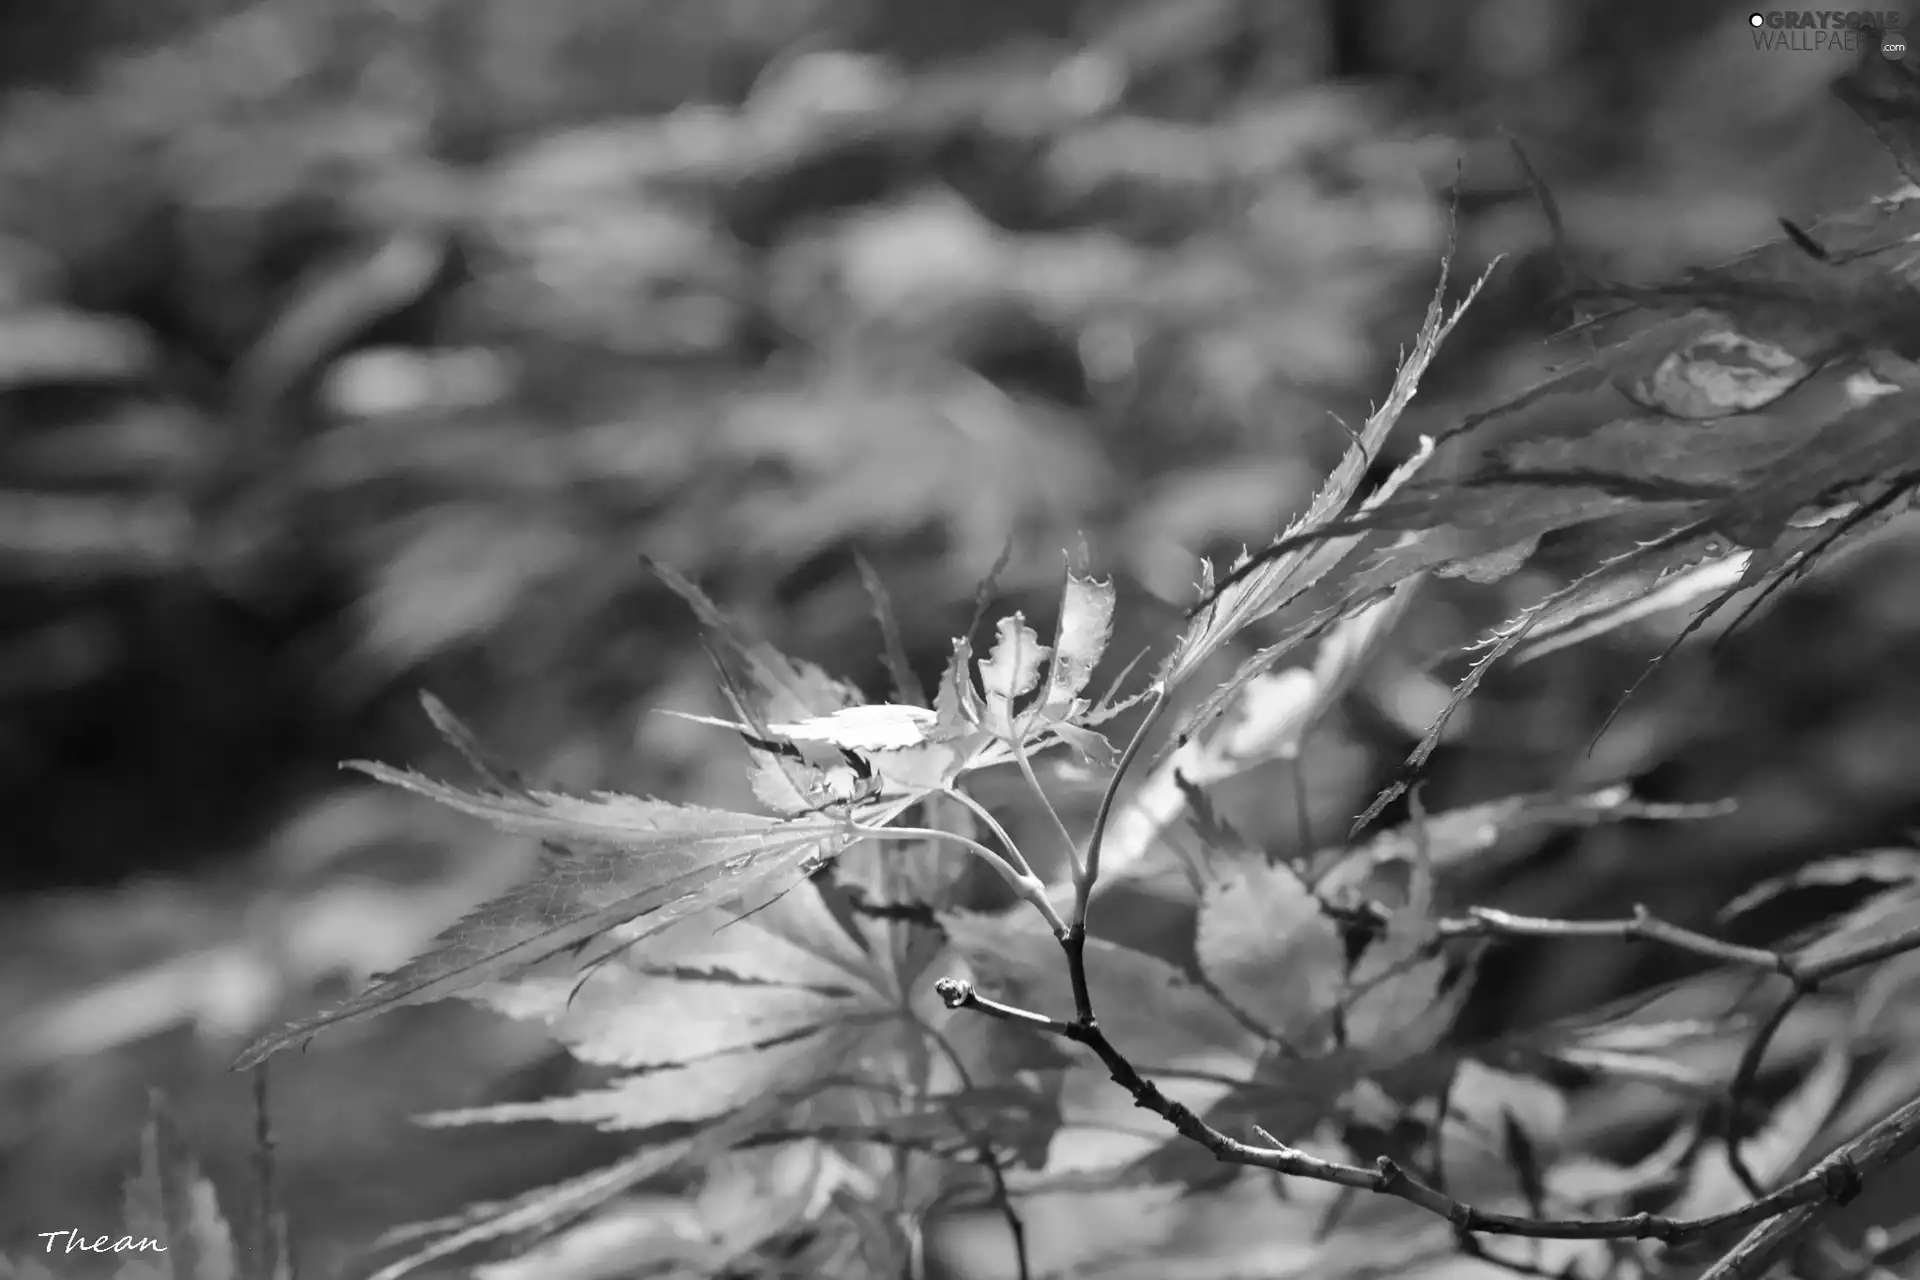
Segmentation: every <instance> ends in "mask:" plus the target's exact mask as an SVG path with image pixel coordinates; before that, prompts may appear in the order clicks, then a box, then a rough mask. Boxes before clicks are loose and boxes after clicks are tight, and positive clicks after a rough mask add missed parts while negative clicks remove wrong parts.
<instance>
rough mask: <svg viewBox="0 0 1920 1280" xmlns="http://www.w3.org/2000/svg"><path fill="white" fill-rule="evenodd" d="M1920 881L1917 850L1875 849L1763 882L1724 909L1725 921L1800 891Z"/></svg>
mask: <svg viewBox="0 0 1920 1280" xmlns="http://www.w3.org/2000/svg"><path fill="white" fill-rule="evenodd" d="M1915 880H1920V851H1917V850H1913V849H1873V850H1870V851H1868V852H1865V853H1855V854H1849V855H1847V856H1846V857H1842V858H1825V859H1822V860H1821V861H1819V862H1810V863H1808V864H1807V865H1806V866H1804V867H1801V868H1800V869H1799V870H1798V871H1795V872H1793V873H1792V874H1791V875H1785V876H1778V877H1775V878H1774V879H1772V880H1763V881H1761V882H1760V883H1759V884H1757V885H1755V886H1753V888H1751V889H1749V890H1747V891H1746V892H1745V893H1743V894H1741V895H1740V896H1739V897H1737V898H1735V899H1734V900H1733V901H1732V902H1729V903H1728V904H1727V905H1726V906H1724V907H1722V908H1720V913H1719V918H1720V919H1721V920H1722V921H1727V920H1732V919H1735V918H1736V917H1738V916H1743V915H1745V914H1746V913H1747V912H1749V911H1751V910H1753V909H1754V908H1755V907H1758V906H1760V905H1762V904H1763V903H1767V902H1771V901H1773V900H1774V899H1775V898H1778V897H1780V896H1781V895H1782V894H1786V893H1792V892H1794V891H1795V890H1798V889H1819V888H1832V887H1836V886H1839V885H1849V884H1860V883H1863V882H1866V883H1872V884H1887V885H1897V884H1907V883H1910V882H1912V881H1915Z"/></svg>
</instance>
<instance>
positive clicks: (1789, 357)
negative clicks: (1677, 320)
mask: <svg viewBox="0 0 1920 1280" xmlns="http://www.w3.org/2000/svg"><path fill="white" fill-rule="evenodd" d="M1702 318H1703V319H1705V317H1702ZM1709 324H1710V325H1711V321H1709ZM1812 371H1813V370H1812V366H1811V365H1809V364H1808V363H1807V362H1806V361H1805V360H1802V359H1800V358H1799V357H1798V356H1796V355H1794V354H1793V353H1792V352H1790V351H1787V350H1785V349H1783V348H1781V347H1779V346H1776V345H1774V344H1773V343H1771V342H1761V341H1759V340H1757V339H1754V338H1749V337H1747V336H1745V335H1744V334H1741V333H1737V332H1735V331H1734V330H1732V329H1730V328H1723V327H1720V326H1718V325H1711V327H1709V328H1707V329H1706V330H1705V331H1704V332H1702V333H1701V334H1699V335H1698V336H1697V337H1695V338H1693V339H1692V340H1691V341H1689V342H1688V343H1687V344H1686V345H1684V346H1680V347H1676V348H1675V349H1674V350H1672V351H1670V352H1668V353H1667V354H1666V355H1665V356H1663V357H1662V358H1661V360H1660V363H1659V364H1657V365H1655V366H1654V367H1653V369H1652V370H1651V371H1650V372H1648V373H1646V374H1644V375H1642V376H1641V377H1638V378H1633V379H1631V380H1628V381H1627V382H1626V385H1623V386H1622V387H1621V390H1622V391H1623V392H1625V393H1626V394H1627V395H1628V396H1629V397H1630V398H1631V399H1633V400H1634V401H1635V402H1636V403H1638V404H1642V405H1645V406H1646V407H1647V408H1649V409H1657V410H1659V411H1660V412H1662V413H1666V414H1668V415H1670V416H1672V417H1675V418H1723V417H1725V416H1727V415H1728V414H1730V413H1741V412H1746V411H1748V410H1752V409H1758V408H1761V407H1763V406H1765V405H1769V404H1772V403H1773V402H1774V401H1775V400H1778V399H1779V398H1780V397H1781V396H1783V395H1785V394H1786V393H1787V392H1789V391H1791V390H1792V389H1793V388H1794V387H1796V386H1798V385H1799V384H1800V383H1801V382H1803V381H1804V380H1805V379H1806V377H1807V375H1808V374H1810V373H1811V372H1812Z"/></svg>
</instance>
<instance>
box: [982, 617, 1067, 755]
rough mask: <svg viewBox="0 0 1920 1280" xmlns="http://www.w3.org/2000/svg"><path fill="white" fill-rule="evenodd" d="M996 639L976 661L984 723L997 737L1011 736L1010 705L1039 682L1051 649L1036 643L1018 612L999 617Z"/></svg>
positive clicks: (1011, 714)
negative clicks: (984, 699) (997, 637)
mask: <svg viewBox="0 0 1920 1280" xmlns="http://www.w3.org/2000/svg"><path fill="white" fill-rule="evenodd" d="M998 630H999V639H998V640H997V641H996V642H995V643H994V646H993V650H992V651H991V652H990V653H988V655H987V656H986V657H985V658H982V659H981V660H980V662H979V664H978V667H979V671H980V691H981V693H983V694H984V695H985V696H986V708H987V710H986V722H987V725H988V727H989V728H991V729H992V730H993V731H994V732H995V733H996V734H998V735H1000V736H1001V737H1009V738H1010V737H1012V736H1013V735H1014V733H1015V732H1016V729H1015V726H1014V707H1015V705H1016V704H1017V703H1018V702H1019V700H1020V699H1022V698H1024V697H1026V696H1027V695H1028V694H1030V693H1032V692H1033V691H1034V690H1035V689H1036V688H1038V687H1039V684H1040V670H1041V668H1042V666H1043V665H1045V663H1046V660H1047V655H1048V653H1049V652H1051V650H1050V649H1049V648H1048V647H1047V646H1046V645H1043V644H1041V643H1040V637H1039V636H1038V635H1036V634H1034V630H1033V628H1032V627H1029V626H1028V625H1027V624H1026V622H1025V620H1024V619H1022V618H1021V616H1020V615H1019V614H1017V613H1016V614H1012V615H1010V616H1008V617H1005V618H1002V619H1000V622H999V624H998Z"/></svg>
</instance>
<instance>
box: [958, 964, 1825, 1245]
mask: <svg viewBox="0 0 1920 1280" xmlns="http://www.w3.org/2000/svg"><path fill="white" fill-rule="evenodd" d="M1063 946H1065V943H1064V942H1063ZM1066 950H1067V956H1068V961H1069V963H1070V964H1071V965H1073V966H1074V968H1075V969H1077V970H1079V972H1078V974H1077V975H1076V976H1075V979H1074V983H1073V985H1074V988H1075V991H1076V993H1077V992H1080V991H1083V990H1084V989H1085V987H1086V975H1085V966H1084V962H1083V960H1082V959H1081V954H1082V953H1081V952H1080V951H1079V950H1078V949H1077V948H1073V947H1070V946H1068V947H1066ZM935 990H937V991H938V992H939V994H940V998H941V999H942V1000H944V1001H945V1002H946V1005H947V1007H948V1008H949V1009H971V1010H974V1011H976V1012H979V1013H984V1014H986V1015H988V1016H989V1017H994V1018H1000V1019H1002V1020H1004V1021H1008V1022H1013V1023H1016V1024H1018V1025H1021V1026H1026V1027H1032V1028H1034V1029H1036V1030H1040V1031H1045V1032H1048V1033H1050V1034H1053V1035H1057V1036H1060V1037H1061V1038H1063V1039H1066V1040H1071V1041H1072V1042H1073V1043H1075V1044H1078V1045H1081V1046H1083V1047H1085V1048H1087V1049H1090V1050H1092V1052H1093V1054H1094V1056H1095V1057H1097V1058H1099V1059H1100V1062H1101V1065H1103V1066H1104V1067H1106V1068H1107V1071H1108V1073H1109V1074H1110V1075H1111V1076H1112V1078H1113V1080H1114V1083H1116V1084H1118V1085H1119V1086H1120V1087H1121V1088H1123V1089H1125V1090H1126V1091H1127V1092H1128V1093H1129V1094H1131V1095H1132V1096H1133V1100H1134V1102H1135V1103H1136V1104H1138V1105H1139V1106H1141V1107H1143V1108H1145V1109H1146V1110H1148V1111H1151V1112H1153V1113H1154V1114H1155V1115H1157V1116H1159V1117H1161V1118H1162V1119H1163V1120H1165V1121H1166V1122H1167V1123H1168V1124H1170V1125H1172V1126H1173V1128H1174V1129H1175V1131H1177V1132H1178V1133H1179V1134H1180V1135H1181V1136H1182V1137H1185V1138H1187V1139H1189V1140H1190V1141H1193V1142H1197V1143H1199V1144H1200V1145H1201V1146H1203V1147H1205V1148H1206V1149H1207V1150H1208V1151H1210V1152H1212V1153H1213V1156H1214V1158H1215V1159H1216V1160H1219V1161H1221V1162H1222V1163H1225V1164H1237V1165H1246V1166H1248V1167H1251V1168H1255V1169H1267V1170H1270V1171H1272V1172H1274V1173H1280V1174H1286V1175H1288V1176H1290V1177H1296V1178H1312V1179H1314V1180H1315V1181H1317V1182H1328V1183H1332V1184H1334V1185H1335V1186H1342V1187H1354V1188H1357V1189H1359V1190H1361V1191H1371V1192H1373V1193H1375V1194H1377V1195H1385V1196H1392V1197H1394V1198H1395V1199H1399V1200H1404V1201H1406V1202H1407V1203H1408V1204H1411V1205H1414V1206H1416V1207H1418V1208H1421V1209H1425V1210H1426V1211H1427V1212H1429V1213H1431V1214H1434V1215H1435V1216H1437V1217H1440V1218H1443V1219H1445V1220H1446V1221H1447V1222H1449V1223H1451V1224H1452V1225H1453V1226H1454V1227H1455V1228H1456V1229H1458V1230H1461V1231H1483V1232H1488V1233H1490V1234H1494V1235H1509V1236H1521V1237H1525V1238H1530V1239H1537V1240H1546V1239H1557V1240H1621V1239H1635V1240H1661V1241H1666V1242H1669V1243H1671V1242H1674V1241H1678V1240H1685V1239H1689V1238H1692V1237H1694V1236H1699V1235H1705V1234H1707V1233H1709V1232H1715V1231H1727V1230H1732V1229H1734V1228H1737V1227H1747V1226H1752V1225H1753V1224H1755V1223H1758V1222H1764V1221H1766V1220H1767V1219H1768V1218H1772V1217H1775V1216H1777V1215H1779V1214H1782V1213H1785V1212H1786V1211H1787V1210H1789V1209H1793V1208H1795V1207H1797V1206H1803V1205H1810V1204H1816V1203H1819V1202H1821V1201H1824V1200H1827V1199H1830V1198H1832V1196H1833V1195H1834V1194H1835V1190H1836V1187H1835V1185H1834V1182H1835V1180H1834V1179H1832V1178H1831V1176H1830V1175H1828V1174H1826V1173H1825V1172H1824V1168H1823V1169H1820V1170H1815V1171H1814V1172H1813V1173H1809V1174H1807V1175H1806V1176H1805V1177H1802V1178H1799V1179H1796V1180H1795V1181H1794V1182H1792V1183H1789V1184H1788V1185H1787V1186H1784V1187H1782V1188H1781V1189H1780V1190H1778V1191H1775V1192H1773V1193H1771V1194H1769V1195H1766V1196H1762V1197H1760V1198H1759V1199H1757V1200H1755V1201H1753V1202H1752V1203H1750V1204H1747V1205H1743V1206H1742V1207H1740V1208H1738V1209H1734V1210H1730V1211H1728V1212H1726V1213H1717V1214H1712V1215H1709V1216H1707V1217H1703V1218H1668V1217H1662V1216H1661V1215H1659V1214H1654V1213H1636V1214H1632V1215H1629V1216H1627V1217H1619V1218H1594V1219H1578V1218H1565V1219H1540V1218H1522V1217H1518V1216H1515V1215H1513V1214H1505V1213H1489V1212H1487V1211H1486V1210H1484V1209H1476V1208H1474V1207H1473V1206H1472V1205H1469V1204H1465V1203H1463V1202H1461V1201H1459V1200H1456V1199H1454V1198H1453V1197H1452V1196H1450V1195H1447V1194H1446V1193H1445V1192H1443V1191H1440V1190H1439V1189H1437V1188H1435V1187H1433V1186H1431V1185H1430V1184H1428V1183H1426V1182H1423V1181H1421V1180H1420V1179H1419V1178H1416V1177H1414V1176H1413V1175H1412V1174H1410V1173H1408V1172H1407V1171H1406V1170H1405V1169H1404V1168H1402V1167H1401V1165H1400V1163H1399V1162H1398V1161H1396V1160H1394V1159H1392V1158H1391V1157H1389V1156H1382V1157H1380V1158H1379V1159H1378V1160H1377V1161H1375V1162H1374V1165H1373V1167H1372V1168H1370V1169H1367V1168H1362V1167H1360V1166H1359V1165H1350V1164H1342V1163H1340V1162H1338V1161H1334V1160H1323V1159H1321V1158H1320V1157H1318V1156H1311V1155H1308V1154H1307V1153H1306V1152H1304V1151H1298V1150H1295V1149H1294V1148H1292V1147H1288V1146H1285V1145H1282V1144H1275V1145H1274V1146H1271V1147H1256V1146H1253V1145H1251V1144H1248V1143H1245V1142H1239V1141H1237V1140H1235V1139H1233V1138H1230V1137H1228V1136H1227V1135H1226V1134H1224V1133H1222V1132H1220V1131H1219V1130H1218V1129H1216V1128H1214V1127H1213V1126H1212V1125H1210V1124H1208V1123H1207V1122H1206V1121H1205V1120H1202V1119H1201V1118H1200V1117H1199V1116H1198V1115H1197V1114H1195V1113H1194V1111H1193V1110H1192V1109H1191V1108H1190V1107H1187V1106H1186V1105H1184V1104H1182V1103H1179V1102H1175V1101H1174V1100H1173V1099H1171V1098H1169V1097H1167V1095H1166V1094H1164V1093H1162V1092H1161V1091H1160V1088H1159V1086H1158V1085H1156V1084H1154V1083H1153V1082H1152V1081H1151V1080H1148V1079H1146V1078H1145V1077H1143V1076H1142V1075H1141V1074H1140V1073H1139V1072H1138V1071H1137V1070H1135V1068H1134V1066H1133V1064H1132V1063H1131V1062H1129V1061H1128V1060H1127V1058H1126V1057H1125V1055H1123V1054H1122V1053H1121V1052H1120V1051H1119V1050H1118V1049H1116V1048H1115V1047H1114V1046H1113V1044H1112V1042H1111V1041H1109V1040H1108V1039H1107V1036H1106V1033H1105V1032H1104V1031H1102V1030H1101V1029H1100V1027H1099V1024H1098V1023H1097V1022H1096V1021H1095V1020H1094V1019H1093V1018H1092V1017H1084V1018H1081V1017H1076V1018H1075V1019H1073V1020H1072V1021H1063V1020H1061V1019H1058V1018H1049V1017H1047V1016H1046V1015H1045V1014H1040V1013H1034V1012H1032V1011H1031V1010H1027V1009H1021V1008H1017V1007H1015V1006H1013V1005H1009V1004H1006V1003H1003V1002H1001V1001H998V1000H990V999H988V998H986V997H984V996H982V995H980V994H979V992H977V991H975V990H974V988H973V984H972V983H969V982H963V981H960V980H958V979H954V978H942V979H941V980H940V981H939V983H938V984H936V987H935Z"/></svg>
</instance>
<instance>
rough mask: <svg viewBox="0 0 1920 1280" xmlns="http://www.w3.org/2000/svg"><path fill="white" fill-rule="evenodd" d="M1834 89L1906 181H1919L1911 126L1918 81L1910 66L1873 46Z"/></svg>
mask: <svg viewBox="0 0 1920 1280" xmlns="http://www.w3.org/2000/svg"><path fill="white" fill-rule="evenodd" d="M1833 93H1834V96H1835V97H1837V98H1839V99H1840V101H1842V102H1844V103H1846V104H1847V105H1848V106H1849V107H1851V108H1853V111H1854V114H1856V115H1858V116H1859V117H1860V121H1861V123H1862V124H1864V125H1866V126H1867V128H1868V129H1870V130H1872V131H1873V136H1874V137H1876V138H1878V139H1879V140H1880V145H1881V146H1883V147H1885V148H1886V149H1887V152H1888V154H1889V155H1890V156H1891V157H1892V158H1893V162H1894V164H1895V165H1896V166H1898V167H1899V170H1900V172H1901V173H1902V174H1903V175H1904V176H1905V177H1906V179H1907V181H1908V182H1915V183H1920V141H1917V140H1916V131H1915V129H1914V122H1915V120H1916V118H1920V83H1916V78H1915V76H1914V73H1913V70H1912V68H1910V67H1908V66H1907V65H1906V64H1905V63H1904V62H1901V61H1897V60H1895V59H1892V58H1886V57H1883V56H1881V54H1880V51H1879V50H1878V49H1874V50H1871V51H1868V52H1866V53H1864V54H1863V55H1862V57H1861V58H1860V60H1859V62H1858V63H1857V64H1856V65H1855V67H1854V70H1853V71H1852V72H1851V73H1850V74H1848V75H1845V76H1842V77H1840V78H1839V79H1838V80H1835V81H1834V82H1833Z"/></svg>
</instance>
